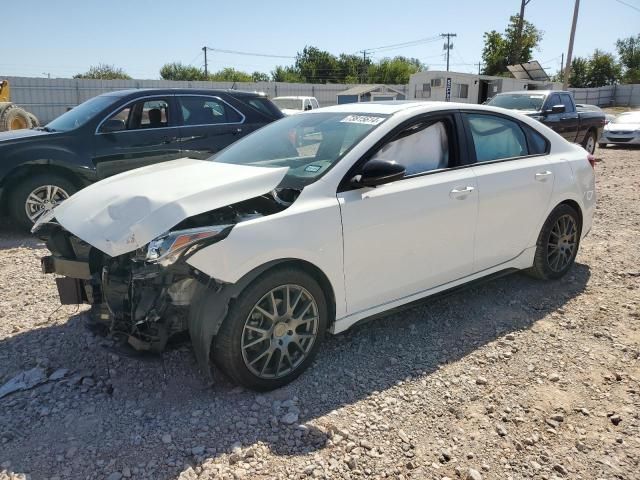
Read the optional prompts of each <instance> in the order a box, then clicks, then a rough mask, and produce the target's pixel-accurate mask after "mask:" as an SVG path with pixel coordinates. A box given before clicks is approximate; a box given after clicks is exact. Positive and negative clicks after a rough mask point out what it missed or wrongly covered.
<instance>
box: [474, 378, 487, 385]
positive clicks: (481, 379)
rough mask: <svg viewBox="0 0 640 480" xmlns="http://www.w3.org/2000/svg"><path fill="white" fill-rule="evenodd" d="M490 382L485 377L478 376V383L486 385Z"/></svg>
mask: <svg viewBox="0 0 640 480" xmlns="http://www.w3.org/2000/svg"><path fill="white" fill-rule="evenodd" d="M487 383H488V381H487V379H486V378H485V377H478V378H476V385H486V384H487Z"/></svg>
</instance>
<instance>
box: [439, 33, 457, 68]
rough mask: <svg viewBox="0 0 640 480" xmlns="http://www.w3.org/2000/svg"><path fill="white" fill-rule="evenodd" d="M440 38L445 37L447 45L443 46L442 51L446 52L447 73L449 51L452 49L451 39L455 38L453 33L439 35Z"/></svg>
mask: <svg viewBox="0 0 640 480" xmlns="http://www.w3.org/2000/svg"><path fill="white" fill-rule="evenodd" d="M440 36H441V37H442V38H444V37H447V44H446V45H445V46H444V48H443V49H444V50H446V51H447V72H448V71H449V51H450V50H451V49H452V48H453V45H451V37H457V35H456V34H455V33H441V34H440Z"/></svg>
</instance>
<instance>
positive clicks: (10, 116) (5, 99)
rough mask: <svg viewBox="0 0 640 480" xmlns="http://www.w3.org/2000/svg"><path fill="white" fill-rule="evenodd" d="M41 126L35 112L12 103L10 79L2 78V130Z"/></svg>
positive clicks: (0, 88) (0, 123)
mask: <svg viewBox="0 0 640 480" xmlns="http://www.w3.org/2000/svg"><path fill="white" fill-rule="evenodd" d="M38 126H40V123H39V122H38V119H37V118H36V116H35V115H34V114H33V113H30V112H27V111H26V110H25V109H23V108H20V107H19V106H18V105H15V104H13V103H11V90H10V88H9V81H8V80H0V132H4V131H6V130H20V129H22V128H34V127H38Z"/></svg>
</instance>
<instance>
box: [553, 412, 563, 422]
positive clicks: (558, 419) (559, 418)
mask: <svg viewBox="0 0 640 480" xmlns="http://www.w3.org/2000/svg"><path fill="white" fill-rule="evenodd" d="M551 420H553V421H555V422H564V415H562V414H560V413H556V414H554V415H551Z"/></svg>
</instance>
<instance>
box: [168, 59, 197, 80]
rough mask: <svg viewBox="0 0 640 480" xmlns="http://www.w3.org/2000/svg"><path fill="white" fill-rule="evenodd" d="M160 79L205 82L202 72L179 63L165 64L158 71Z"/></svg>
mask: <svg viewBox="0 0 640 480" xmlns="http://www.w3.org/2000/svg"><path fill="white" fill-rule="evenodd" d="M160 77H161V78H162V79H163V80H182V81H197V80H206V79H207V77H206V76H205V74H204V71H202V70H200V69H199V68H197V67H193V66H191V65H183V64H182V63H180V62H173V63H167V64H165V65H163V66H162V68H161V69H160Z"/></svg>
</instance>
